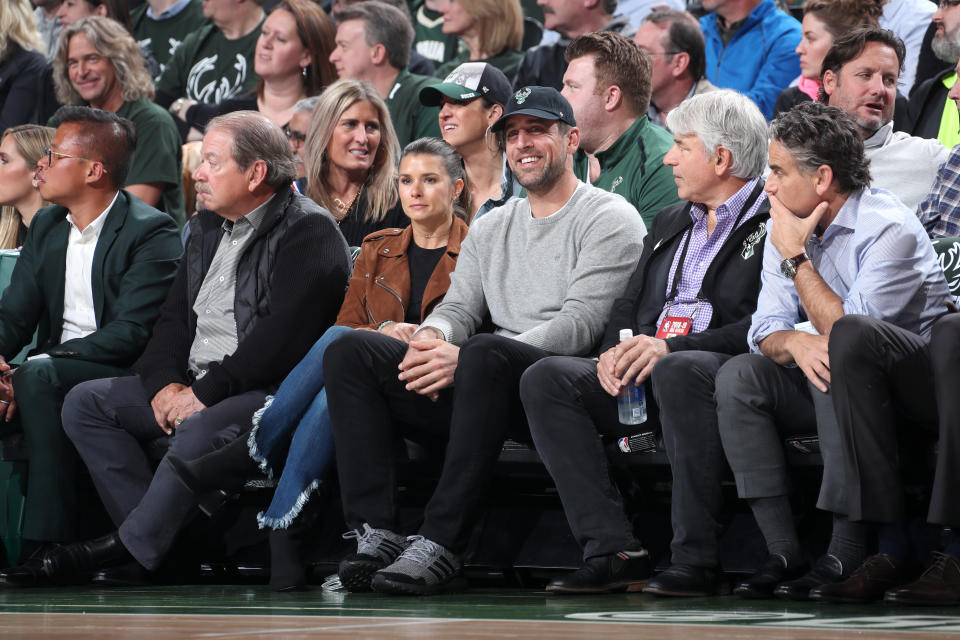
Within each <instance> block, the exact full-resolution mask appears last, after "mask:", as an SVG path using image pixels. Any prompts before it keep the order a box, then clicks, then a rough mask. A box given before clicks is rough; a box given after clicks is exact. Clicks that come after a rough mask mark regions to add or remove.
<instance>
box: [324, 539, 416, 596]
mask: <svg viewBox="0 0 960 640" xmlns="http://www.w3.org/2000/svg"><path fill="white" fill-rule="evenodd" d="M343 538H344V540H350V539H351V538H352V539H356V541H357V552H356V553H354V554H353V555H350V556H347V557H346V558H344V559H343V560H341V561H340V566H339V568H338V570H337V573H338V574H339V575H340V584H342V585H343V586H344V587H346V588H347V590H348V591H353V592H360V591H370V581H371V580H372V579H373V574H375V573H376V572H377V571H379V570H380V569H383V568H384V567H385V566H387V565H389V564H390V563H392V562H393V561H394V560H396V559H397V556H399V555H400V554H401V553H402V552H403V550H404V549H405V548H406V547H407V545H408V544H409V542H407V538H406V536H402V535H400V534H399V533H394V532H393V531H390V530H388V529H374V528H373V527H371V526H370V525H369V524H367V523H364V524H363V532H362V533H361V531H360V529H354V530H353V531H347V532H346V533H345V534H343Z"/></svg>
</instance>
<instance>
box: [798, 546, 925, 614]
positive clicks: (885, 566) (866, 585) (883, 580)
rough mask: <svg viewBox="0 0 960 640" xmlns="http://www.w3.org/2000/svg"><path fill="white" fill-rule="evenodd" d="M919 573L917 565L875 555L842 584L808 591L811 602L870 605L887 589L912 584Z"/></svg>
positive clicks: (879, 554) (882, 554) (827, 585)
mask: <svg viewBox="0 0 960 640" xmlns="http://www.w3.org/2000/svg"><path fill="white" fill-rule="evenodd" d="M918 573H920V572H919V570H918V568H917V567H916V566H914V565H910V564H906V563H904V562H900V561H899V560H897V559H896V558H894V557H893V556H891V555H887V554H885V553H878V554H876V555H873V556H870V557H869V558H867V559H866V560H864V561H863V564H861V565H860V566H859V567H858V568H857V570H856V571H854V572H853V573H852V574H851V575H850V577H849V578H847V579H846V580H844V581H843V582H835V583H833V584H825V585H821V586H819V587H816V588H814V589H811V590H810V599H811V600H823V601H826V602H837V603H861V602H873V601H875V600H880V599H881V598H883V594H884V592H886V591H887V590H888V589H893V588H895V587H899V586H900V585H905V584H907V583H909V582H911V581H913V580H914V579H915V578H916V577H917V574H918Z"/></svg>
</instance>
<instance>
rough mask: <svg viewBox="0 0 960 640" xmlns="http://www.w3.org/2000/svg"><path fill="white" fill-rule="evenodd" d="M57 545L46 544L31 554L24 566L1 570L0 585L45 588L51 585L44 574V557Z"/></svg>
mask: <svg viewBox="0 0 960 640" xmlns="http://www.w3.org/2000/svg"><path fill="white" fill-rule="evenodd" d="M55 546H56V545H52V544H44V545H41V546H39V547H38V548H37V549H36V550H35V551H34V552H33V553H31V554H30V555H29V556H28V557H27V559H26V560H25V561H24V562H23V564H21V565H18V566H16V567H7V568H5V569H0V585H3V586H5V587H43V586H48V585H50V584H51V583H50V581H49V580H48V579H47V576H45V575H44V574H43V556H44V554H45V553H47V551H49V550H50V549H52V548H54V547H55Z"/></svg>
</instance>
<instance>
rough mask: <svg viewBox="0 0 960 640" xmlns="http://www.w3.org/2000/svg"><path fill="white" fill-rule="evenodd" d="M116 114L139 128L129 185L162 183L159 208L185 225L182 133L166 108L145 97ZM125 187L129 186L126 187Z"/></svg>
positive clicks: (127, 104) (122, 108)
mask: <svg viewBox="0 0 960 640" xmlns="http://www.w3.org/2000/svg"><path fill="white" fill-rule="evenodd" d="M117 115H118V116H120V117H122V118H127V119H128V120H130V121H132V122H133V124H134V126H135V127H136V128H137V146H136V149H134V151H133V159H132V160H131V162H130V173H129V174H128V175H127V182H126V184H127V185H131V184H146V183H150V182H162V183H163V193H162V194H161V196H160V201H159V202H157V205H156V207H157V209H160V211H165V212H167V213H168V214H169V215H170V217H171V218H173V219H174V221H176V223H177V225H178V226H181V227H182V226H183V223H184V222H185V221H186V212H185V211H184V208H183V207H184V205H183V160H182V155H181V149H180V132H179V131H178V130H177V125H176V124H174V122H173V116H171V115H170V114H169V113H168V112H167V110H166V109H164V108H163V107H161V106H159V105H157V104H156V103H154V102H151V101H150V100H147V99H146V98H140V99H139V100H134V101H133V102H124V103H123V104H122V105H121V106H120V108H119V109H117ZM124 186H126V185H124Z"/></svg>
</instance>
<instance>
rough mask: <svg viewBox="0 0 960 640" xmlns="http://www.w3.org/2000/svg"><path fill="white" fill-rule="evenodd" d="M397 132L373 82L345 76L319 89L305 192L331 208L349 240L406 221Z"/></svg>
mask: <svg viewBox="0 0 960 640" xmlns="http://www.w3.org/2000/svg"><path fill="white" fill-rule="evenodd" d="M399 152H400V149H399V144H398V143H397V134H396V133H395V132H394V130H393V123H392V122H391V121H390V113H389V112H388V111H387V105H386V103H384V101H383V98H381V97H380V94H379V93H377V90H376V89H375V88H374V87H373V85H371V84H369V83H367V82H363V81H361V80H350V79H341V80H338V81H336V82H335V83H333V84H332V85H330V87H328V88H327V90H326V91H324V92H323V93H322V94H321V95H320V103H319V104H318V105H317V108H316V109H315V110H314V112H313V117H312V118H311V120H310V130H309V132H308V133H307V141H306V143H305V145H304V152H303V154H304V158H303V160H304V164H305V166H306V170H307V177H306V180H307V188H306V190H305V193H306V195H307V197H309V198H311V199H313V200H314V201H315V202H316V203H317V204H319V205H320V206H322V207H324V208H325V209H326V210H327V211H329V212H330V213H332V214H333V217H334V218H336V219H337V221H338V222H339V223H340V231H342V232H343V235H344V237H345V238H346V239H347V244H348V245H350V246H352V247H359V246H360V243H361V242H363V239H364V238H365V237H366V236H368V235H369V234H371V233H373V232H374V231H379V230H380V229H385V228H388V227H405V226H407V224H408V223H409V220H408V219H407V217H406V216H405V215H403V209H402V208H401V207H400V205H399V203H398V202H397V182H396V173H395V172H396V169H397V155H398V154H399Z"/></svg>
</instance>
